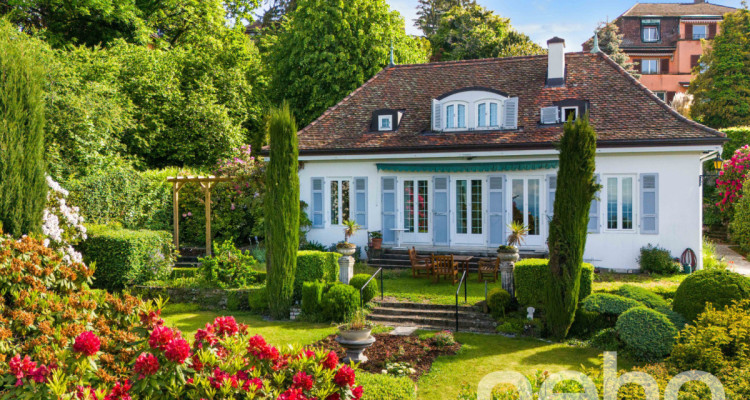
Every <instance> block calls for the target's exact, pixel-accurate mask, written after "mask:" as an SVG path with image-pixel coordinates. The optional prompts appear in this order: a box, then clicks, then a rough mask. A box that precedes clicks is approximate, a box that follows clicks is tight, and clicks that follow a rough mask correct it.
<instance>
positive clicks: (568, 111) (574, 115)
mask: <svg viewBox="0 0 750 400" xmlns="http://www.w3.org/2000/svg"><path fill="white" fill-rule="evenodd" d="M562 117H563V122H567V121H568V120H569V119H571V120H573V121H575V120H577V119H578V107H562Z"/></svg>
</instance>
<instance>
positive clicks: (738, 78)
mask: <svg viewBox="0 0 750 400" xmlns="http://www.w3.org/2000/svg"><path fill="white" fill-rule="evenodd" d="M700 63H701V65H702V66H704V68H703V69H702V70H701V68H698V71H697V72H699V73H698V75H697V76H696V77H695V79H693V81H692V82H690V88H689V89H688V92H689V93H692V94H693V95H694V97H695V99H694V100H695V101H694V104H693V106H692V108H691V109H690V113H691V115H692V117H693V119H696V120H697V121H699V122H701V123H703V124H706V125H708V126H710V127H712V128H717V129H718V128H726V127H730V126H740V125H750V11H748V9H747V4H746V3H745V7H744V8H741V9H739V10H737V11H735V12H733V13H729V14H726V15H724V20H723V21H722V22H721V26H720V29H719V33H718V34H717V35H716V36H715V37H714V40H713V41H712V43H711V46H710V47H709V46H705V49H704V53H703V56H702V57H701V59H700Z"/></svg>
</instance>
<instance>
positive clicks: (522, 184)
mask: <svg viewBox="0 0 750 400" xmlns="http://www.w3.org/2000/svg"><path fill="white" fill-rule="evenodd" d="M541 182H542V178H513V179H512V180H511V204H512V205H513V211H512V212H513V215H512V221H513V222H518V223H521V224H523V225H525V226H526V227H528V229H529V234H528V235H527V236H526V241H525V246H542V245H543V244H544V239H543V237H542V214H541V212H540V210H541V209H542V205H541V198H542V196H541ZM522 246H524V245H522Z"/></svg>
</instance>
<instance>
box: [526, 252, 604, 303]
mask: <svg viewBox="0 0 750 400" xmlns="http://www.w3.org/2000/svg"><path fill="white" fill-rule="evenodd" d="M513 281H514V283H515V285H516V298H517V299H518V303H519V304H521V305H522V306H534V307H536V308H544V303H545V300H546V299H545V293H546V287H547V283H548V282H549V281H550V276H549V260H547V259H544V258H526V259H523V260H521V261H519V262H517V263H516V266H515V268H514V269H513ZM593 282H594V266H593V265H591V264H589V263H583V265H582V267H581V284H580V290H579V291H578V299H579V300H583V299H584V298H586V296H588V295H590V294H591V287H592V284H593Z"/></svg>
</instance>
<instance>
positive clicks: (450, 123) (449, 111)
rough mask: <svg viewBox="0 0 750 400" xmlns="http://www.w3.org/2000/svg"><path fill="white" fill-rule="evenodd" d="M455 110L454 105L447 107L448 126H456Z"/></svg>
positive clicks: (446, 118)
mask: <svg viewBox="0 0 750 400" xmlns="http://www.w3.org/2000/svg"><path fill="white" fill-rule="evenodd" d="M453 110H454V107H453V106H448V107H445V120H446V124H447V125H446V127H448V128H455V125H454V122H455V121H454V119H453V118H454V116H455V115H454V111H453Z"/></svg>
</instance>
